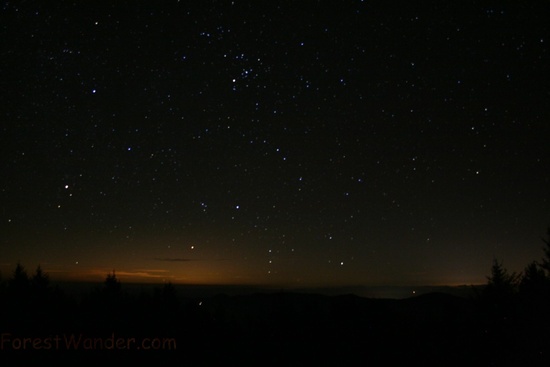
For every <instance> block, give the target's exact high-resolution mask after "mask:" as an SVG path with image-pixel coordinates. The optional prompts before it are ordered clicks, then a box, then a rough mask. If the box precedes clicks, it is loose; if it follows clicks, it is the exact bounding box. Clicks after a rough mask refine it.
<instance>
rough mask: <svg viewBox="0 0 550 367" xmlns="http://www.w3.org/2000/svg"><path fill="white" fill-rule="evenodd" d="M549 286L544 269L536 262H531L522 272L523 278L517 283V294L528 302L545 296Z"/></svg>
mask: <svg viewBox="0 0 550 367" xmlns="http://www.w3.org/2000/svg"><path fill="white" fill-rule="evenodd" d="M549 285H550V284H549V279H548V277H547V276H546V273H545V271H544V268H542V266H540V265H539V264H538V263H537V262H536V261H533V262H531V263H530V264H529V265H527V266H526V267H525V270H524V271H523V276H522V277H521V281H520V283H519V292H520V294H521V295H522V296H524V298H526V299H529V300H533V299H541V297H545V296H546V295H547V293H548V288H549Z"/></svg>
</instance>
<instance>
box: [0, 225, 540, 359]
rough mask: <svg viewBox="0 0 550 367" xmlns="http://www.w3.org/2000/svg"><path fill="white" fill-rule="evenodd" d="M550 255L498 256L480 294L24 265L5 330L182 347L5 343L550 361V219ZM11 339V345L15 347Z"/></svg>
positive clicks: (1, 294)
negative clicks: (190, 286)
mask: <svg viewBox="0 0 550 367" xmlns="http://www.w3.org/2000/svg"><path fill="white" fill-rule="evenodd" d="M544 243H545V247H544V253H543V258H542V259H541V260H540V261H533V262H532V263H530V264H527V265H526V267H525V269H524V270H523V271H522V272H521V273H519V274H515V273H510V272H508V270H507V269H506V268H505V267H504V266H503V265H502V263H501V262H499V261H498V260H496V259H495V260H493V264H492V267H491V268H490V269H489V270H490V274H489V276H488V277H487V284H486V286H485V287H483V289H482V290H481V291H479V292H477V294H476V295H473V296H472V297H470V298H463V297H457V296H453V295H450V294H444V293H432V294H427V295H422V296H418V297H412V298H408V299H403V300H392V299H368V298H362V297H358V296H355V295H346V296H323V295H315V294H299V293H285V292H279V293H272V294H266V293H257V294H252V295H237V296H227V295H223V294H219V295H217V296H212V297H206V298H195V297H185V295H182V294H178V292H177V289H176V287H174V286H173V285H172V284H170V283H167V284H164V285H161V286H157V287H155V288H154V289H153V290H152V291H145V290H143V291H141V292H138V293H129V292H126V291H125V289H124V285H123V284H121V283H120V281H119V280H118V278H117V276H116V273H115V271H113V272H112V273H109V274H107V275H106V278H105V281H104V282H103V283H102V284H99V285H97V286H96V288H94V289H93V290H92V291H90V292H88V293H87V294H85V295H84V296H83V297H80V298H75V297H74V296H73V295H71V294H67V293H65V292H63V290H62V289H60V288H59V287H56V286H52V285H51V283H50V280H49V277H48V275H47V274H45V273H44V272H43V271H42V269H41V268H40V267H38V268H37V269H36V270H35V272H34V273H33V274H32V275H29V273H27V271H26V270H25V268H24V267H23V266H22V265H21V264H17V266H16V267H15V269H14V271H13V273H12V274H11V275H10V276H9V277H8V278H7V279H3V280H0V305H1V307H2V312H1V319H0V320H1V321H0V333H9V335H10V337H11V338H15V337H16V336H21V337H26V336H31V337H35V336H38V337H41V336H48V335H57V334H58V333H63V334H69V335H80V334H84V335H87V336H90V337H105V336H109V335H113V334H116V335H117V336H123V337H128V338H147V337H148V338H155V337H156V338H162V337H168V338H173V339H174V340H175V341H176V342H177V349H172V350H160V351H159V350H157V351H152V352H151V351H149V352H144V351H138V350H132V351H128V350H126V351H113V350H108V351H105V350H99V351H98V350H94V351H89V350H88V351H78V352H75V353H72V354H71V353H69V352H67V353H61V352H59V351H58V353H57V354H56V353H52V351H46V350H41V351H33V350H27V351H24V353H22V352H21V351H11V352H10V351H9V350H8V351H6V350H4V351H0V360H1V359H3V358H4V359H5V358H9V357H14V356H15V357H17V358H21V357H25V356H38V358H39V359H40V361H44V360H45V359H49V360H55V359H56V358H59V356H64V357H63V358H65V354H68V355H70V356H72V357H73V358H74V359H73V361H75V362H80V361H82V360H86V361H93V360H94V358H96V357H97V360H96V361H103V360H104V359H105V358H109V359H112V358H119V359H118V360H119V361H127V362H130V363H131V362H134V363H139V364H140V365H142V364H144V361H145V360H146V359H148V358H150V359H152V360H153V361H154V363H157V364H158V363H160V362H169V361H174V360H177V361H179V362H180V363H179V364H181V365H184V366H195V365H197V366H217V365H245V366H247V365H255V366H257V365H262V366H265V365H268V366H280V365H293V366H311V365H315V366H318V365H321V366H324V365H331V366H332V365H338V366H344V365H357V362H358V361H359V362H361V365H369V366H381V365H383V366H387V365H397V364H405V363H407V364H411V362H414V363H413V364H415V365H416V364H418V365H424V366H425V365H431V366H435V365H438V366H439V365H444V366H450V365H487V366H505V365H545V364H547V362H548V359H549V357H548V352H547V350H549V349H550V348H549V346H550V333H549V332H548V330H550V229H549V232H548V239H545V240H544ZM7 349H9V348H7Z"/></svg>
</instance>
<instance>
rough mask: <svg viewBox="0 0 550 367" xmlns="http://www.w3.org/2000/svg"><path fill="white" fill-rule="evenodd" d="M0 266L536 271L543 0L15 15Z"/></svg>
mask: <svg viewBox="0 0 550 367" xmlns="http://www.w3.org/2000/svg"><path fill="white" fill-rule="evenodd" d="M0 11H1V13H0V16H1V18H0V73H1V74H0V118H1V125H0V126H1V127H0V132H1V136H0V144H1V148H0V149H1V150H0V152H1V156H0V164H1V172H2V173H1V179H0V206H1V209H0V233H1V236H0V270H1V273H2V278H3V279H6V278H7V277H9V276H10V274H11V272H12V271H13V269H14V268H15V264H16V263H17V262H21V263H22V264H23V265H24V266H25V267H26V268H27V270H28V271H29V272H33V271H34V269H35V268H36V266H37V265H41V267H42V268H43V269H44V271H45V272H47V273H48V274H49V275H50V277H51V278H52V279H61V280H63V279H73V280H91V281H98V282H99V281H102V280H103V279H104V278H105V276H106V274H107V273H108V272H110V271H111V270H113V269H115V270H116V274H117V276H118V277H119V279H121V281H122V282H159V283H160V282H166V281H170V282H173V283H186V284H187V283H199V284H259V285H270V286H285V287H292V286H343V285H417V284H418V285H441V284H446V285H454V284H475V283H483V282H485V281H486V278H485V276H486V275H488V274H489V272H490V266H491V263H492V260H493V258H494V257H496V258H498V259H499V260H501V261H502V262H503V265H504V266H505V267H506V268H508V269H509V270H510V271H521V270H522V269H523V268H524V267H525V266H526V265H527V263H529V262H530V261H532V260H537V259H540V258H542V256H543V252H542V247H543V245H544V244H543V242H542V241H541V237H544V236H545V234H546V228H547V227H548V226H549V225H550V169H549V168H550V106H549V103H550V72H549V70H550V50H549V46H550V29H549V28H550V11H549V8H548V6H547V2H544V1H517V2H506V3H500V4H499V3H498V2H489V1H487V2H484V1H422V2H420V1H418V2H416V1H396V2H392V1H149V2H145V1H126V2H123V1H109V2H107V1H106V2H98V1H93V2H80V1H75V2H63V1H60V2H56V4H54V5H52V4H46V3H44V2H39V1H37V2H32V1H27V2H19V1H13V2H12V1H2V3H1V9H0Z"/></svg>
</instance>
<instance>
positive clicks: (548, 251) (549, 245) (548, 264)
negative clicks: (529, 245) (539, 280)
mask: <svg viewBox="0 0 550 367" xmlns="http://www.w3.org/2000/svg"><path fill="white" fill-rule="evenodd" d="M546 235H547V236H548V239H544V238H543V239H542V241H543V242H544V244H545V247H544V248H543V251H544V258H543V259H542V264H541V266H542V268H543V269H544V270H546V272H547V273H548V275H549V276H550V227H548V228H547V230H546Z"/></svg>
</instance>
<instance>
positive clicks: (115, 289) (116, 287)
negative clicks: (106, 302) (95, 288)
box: [103, 269, 122, 296]
mask: <svg viewBox="0 0 550 367" xmlns="http://www.w3.org/2000/svg"><path fill="white" fill-rule="evenodd" d="M121 290H122V288H121V285H120V281H119V280H118V279H117V277H116V274H115V270H114V269H113V272H112V273H109V274H107V277H106V278H105V282H104V288H103V291H104V293H105V294H106V295H108V296H118V295H120V293H121Z"/></svg>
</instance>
